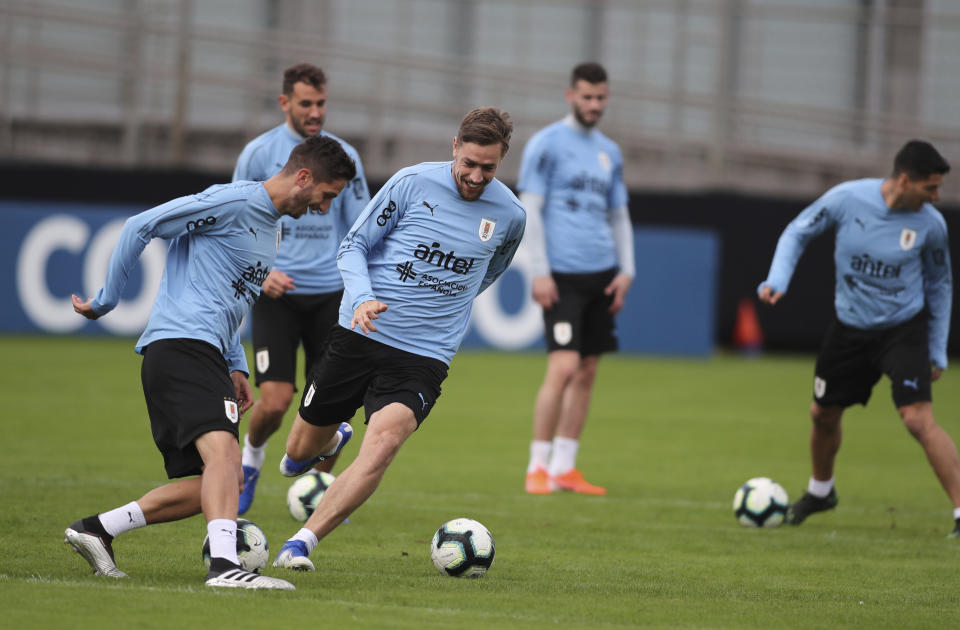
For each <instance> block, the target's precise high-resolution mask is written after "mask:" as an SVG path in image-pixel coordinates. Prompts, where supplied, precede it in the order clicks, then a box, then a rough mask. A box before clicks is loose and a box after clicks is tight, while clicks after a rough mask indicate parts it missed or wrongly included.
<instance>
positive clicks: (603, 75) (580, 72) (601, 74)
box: [570, 61, 607, 87]
mask: <svg viewBox="0 0 960 630" xmlns="http://www.w3.org/2000/svg"><path fill="white" fill-rule="evenodd" d="M581 80H583V81H586V82H587V83H593V84H597V83H606V82H607V71H606V70H604V69H603V66H601V65H600V64H599V63H596V62H594V61H587V62H585V63H581V64H580V65H578V66H577V67H575V68H574V69H573V72H571V73H570V87H573V86H575V85H576V84H577V81H581Z"/></svg>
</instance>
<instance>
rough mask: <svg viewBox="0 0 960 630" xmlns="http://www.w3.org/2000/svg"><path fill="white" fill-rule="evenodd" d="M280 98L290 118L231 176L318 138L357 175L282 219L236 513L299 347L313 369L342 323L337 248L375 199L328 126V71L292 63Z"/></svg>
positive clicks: (289, 392) (262, 313) (255, 144)
mask: <svg viewBox="0 0 960 630" xmlns="http://www.w3.org/2000/svg"><path fill="white" fill-rule="evenodd" d="M278 100H279V102H280V108H281V109H282V110H283V112H284V115H285V116H286V120H285V121H284V122H283V123H282V124H281V125H279V126H277V127H274V128H273V129H271V130H270V131H267V132H266V133H264V134H262V135H260V136H258V137H256V138H254V139H253V140H252V141H250V143H249V144H248V145H247V146H246V147H245V148H244V149H243V152H242V153H241V154H240V157H239V158H238V159H237V166H236V169H235V170H234V172H233V181H235V182H236V181H242V180H252V181H257V182H259V181H263V180H265V179H267V178H269V177H272V176H273V175H275V174H276V173H277V171H279V170H280V168H281V167H282V166H283V164H284V162H286V161H287V156H288V155H290V151H291V150H292V149H293V148H294V147H295V146H297V145H299V144H300V143H301V142H303V140H304V138H310V137H314V136H323V137H327V138H333V139H334V140H336V141H337V142H339V143H340V145H341V146H342V147H343V149H344V151H346V152H347V155H349V156H350V157H351V158H352V159H353V162H354V164H355V165H356V167H357V174H356V176H355V177H354V178H353V179H352V180H351V181H350V183H349V185H348V186H347V189H346V190H345V191H344V192H343V194H341V195H339V196H338V197H337V198H336V199H334V200H333V203H331V204H330V209H329V210H326V211H325V210H323V209H321V208H310V209H309V210H308V211H307V214H305V215H304V216H303V217H302V218H300V219H298V220H297V221H296V223H294V220H293V218H292V217H282V218H281V219H280V223H281V229H282V233H283V237H282V239H281V240H280V250H279V251H278V252H277V260H276V262H275V263H274V266H273V269H271V270H270V273H269V275H267V278H266V280H264V281H263V295H262V296H261V297H260V299H259V300H257V301H256V303H255V304H254V305H253V353H254V358H255V361H254V367H255V372H254V380H255V381H256V384H257V386H258V387H259V388H260V398H259V399H258V400H257V401H256V402H255V403H254V405H253V408H252V409H251V410H250V416H249V417H250V425H249V426H248V428H247V434H246V437H244V440H243V455H242V465H243V492H241V493H240V504H239V508H238V513H239V514H244V513H246V512H247V510H249V509H250V506H251V504H252V503H253V496H254V493H255V492H256V488H257V480H258V479H259V477H260V470H261V468H262V467H263V462H264V458H265V457H266V448H267V439H268V438H269V437H270V436H271V435H273V434H274V433H275V432H276V431H277V429H279V428H280V424H281V423H282V422H283V415H284V413H286V411H287V408H288V407H289V406H290V402H291V401H292V400H293V392H294V391H295V384H296V370H297V347H298V346H299V345H300V344H301V343H302V344H303V349H304V353H305V359H306V360H305V371H306V373H307V374H309V373H310V369H311V367H312V366H313V364H314V363H315V362H316V361H317V359H319V358H320V354H321V352H322V350H323V345H324V342H325V340H326V338H327V334H328V333H329V332H330V330H331V329H332V328H333V326H334V324H335V323H336V321H337V311H338V309H339V308H340V297H341V296H342V295H343V280H341V278H340V272H339V270H338V269H337V247H338V246H339V245H340V241H341V240H342V239H343V237H344V236H346V234H347V230H349V229H350V226H352V225H353V222H354V221H355V220H356V219H357V217H358V216H360V212H361V211H362V210H363V208H364V207H365V206H366V205H367V202H369V201H370V192H369V191H368V189H367V181H366V179H365V177H364V174H363V165H362V164H361V162H360V156H359V154H358V153H357V150H356V149H354V148H353V147H352V146H350V145H349V144H347V143H346V142H344V141H343V140H341V139H340V138H338V137H336V136H334V135H333V134H331V133H327V132H326V131H325V130H324V129H323V124H324V122H325V114H326V108H327V78H326V76H325V75H324V73H323V70H321V69H320V68H318V67H316V66H313V65H310V64H308V63H298V64H296V65H294V66H291V67H289V68H287V69H286V70H285V71H284V73H283V93H282V94H280V96H279V98H278ZM344 429H345V430H348V429H349V427H344ZM346 435H347V436H348V437H349V435H350V433H349V432H348V433H347V434H346ZM335 461H336V456H334V457H331V458H329V459H327V460H326V461H324V462H322V463H320V464H318V465H317V468H318V469H320V470H324V471H327V472H329V471H330V470H331V469H332V468H333V464H334V462H335Z"/></svg>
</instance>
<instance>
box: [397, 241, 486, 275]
mask: <svg viewBox="0 0 960 630" xmlns="http://www.w3.org/2000/svg"><path fill="white" fill-rule="evenodd" d="M413 256H414V257H415V258H419V259H420V260H422V261H424V262H426V263H429V264H431V265H434V266H435V267H440V268H441V269H449V270H450V271H452V272H453V273H460V274H464V275H466V274H468V273H470V269H472V268H473V263H474V262H475V261H476V259H475V258H458V257H457V255H456V252H455V251H453V250H452V249H451V250H450V251H449V252H444V251H443V250H441V249H440V243H434V244H433V245H432V246H431V247H427V246H426V245H424V244H423V243H418V244H417V248H416V249H414V250H413Z"/></svg>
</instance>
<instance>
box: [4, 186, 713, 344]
mask: <svg viewBox="0 0 960 630" xmlns="http://www.w3.org/2000/svg"><path fill="white" fill-rule="evenodd" d="M143 210H146V208H145V207H135V206H130V205H104V204H97V205H92V204H80V203H59V202H16V201H0V217H3V226H4V230H3V232H2V234H0V261H2V263H3V265H4V268H5V269H8V270H12V273H7V274H4V275H3V276H2V279H0V290H2V291H3V295H6V296H8V299H7V300H5V302H4V306H3V308H2V310H0V332H2V333H18V332H19V333H43V332H48V333H59V334H68V333H69V334H112V335H126V336H136V335H139V334H140V332H141V331H142V330H143V327H144V325H145V324H146V321H147V317H148V316H149V314H150V308H151V306H152V305H153V299H154V296H155V295H156V291H157V287H158V285H159V283H160V278H161V276H162V274H163V266H164V262H165V260H166V247H165V244H164V243H163V242H162V241H153V242H151V243H150V245H149V246H148V247H147V248H146V249H145V250H144V252H143V255H142V256H141V258H140V265H139V267H138V269H137V270H136V271H135V272H134V273H133V275H132V276H131V277H130V280H129V282H128V284H127V287H126V290H125V292H124V295H123V299H122V300H121V302H120V305H119V306H118V307H117V308H116V309H115V310H114V311H113V312H111V313H110V315H109V316H107V317H103V318H101V319H99V320H97V321H89V320H86V319H84V318H82V317H80V316H78V315H76V314H75V313H74V312H73V307H72V306H71V303H70V295H71V294H72V293H76V294H78V295H80V296H82V297H83V298H84V299H86V298H88V297H91V296H92V295H94V293H95V292H96V291H97V290H98V289H99V288H100V286H101V285H102V284H103V280H104V278H105V277H106V268H107V263H108V261H109V259H110V255H111V253H112V252H113V247H114V245H115V244H116V241H117V238H118V237H119V234H120V230H121V229H122V228H123V222H124V221H125V220H126V218H127V217H129V216H132V215H133V214H136V213H138V212H141V211H143ZM634 243H635V249H636V259H637V265H636V267H637V278H636V280H635V281H634V284H633V287H632V288H631V290H630V292H629V293H628V295H627V302H626V305H625V306H624V308H623V311H622V312H621V313H620V315H619V316H618V318H617V328H618V336H619V339H620V348H621V350H622V351H625V352H643V353H653V354H684V355H706V354H709V353H710V352H712V351H713V346H714V341H715V340H714V327H715V326H714V320H715V311H716V306H715V304H716V283H717V278H716V276H717V264H718V260H719V257H720V242H719V238H718V237H717V235H716V234H715V233H713V232H711V231H707V230H694V229H673V228H638V229H635V230H634ZM529 269H530V265H529V263H528V261H527V260H526V259H525V257H524V255H523V251H522V250H521V251H520V252H518V254H517V257H516V258H515V259H514V263H513V265H512V266H511V268H510V269H509V270H508V271H507V273H505V274H504V276H503V277H502V278H501V279H500V281H498V282H497V283H496V284H495V285H494V286H492V287H491V288H490V289H488V290H487V291H486V292H485V293H484V294H483V295H481V296H480V297H479V298H478V299H477V301H476V304H475V306H474V311H473V317H472V320H471V324H470V330H469V332H468V334H467V337H466V339H465V340H464V346H465V347H475V348H495V349H502V350H521V349H527V348H537V347H543V321H542V319H541V313H540V308H539V306H537V304H536V303H534V302H533V301H532V300H531V299H530V287H531V282H532V277H531V275H530V272H529Z"/></svg>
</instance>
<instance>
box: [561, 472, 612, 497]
mask: <svg viewBox="0 0 960 630" xmlns="http://www.w3.org/2000/svg"><path fill="white" fill-rule="evenodd" d="M550 487H551V488H553V489H554V490H569V491H570V492H579V493H580V494H606V493H607V489H606V488H601V487H600V486H595V485H593V484H592V483H589V482H588V481H587V480H586V479H584V478H583V473H582V472H580V471H579V470H577V469H576V468H571V469H570V470H568V471H567V472H565V473H563V474H562V475H554V476H551V477H550Z"/></svg>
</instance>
